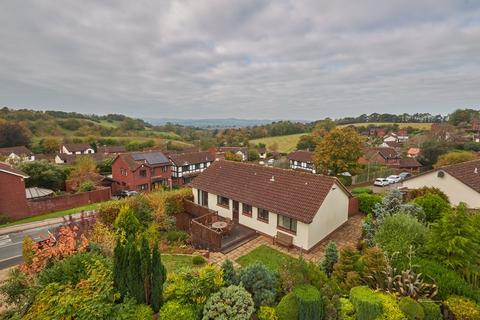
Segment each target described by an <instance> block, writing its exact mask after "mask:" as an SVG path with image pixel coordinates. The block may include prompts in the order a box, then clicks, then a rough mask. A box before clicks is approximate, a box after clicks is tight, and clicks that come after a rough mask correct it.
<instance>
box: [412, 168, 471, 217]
mask: <svg viewBox="0 0 480 320" xmlns="http://www.w3.org/2000/svg"><path fill="white" fill-rule="evenodd" d="M403 187H405V188H408V189H418V188H422V187H435V188H438V189H440V190H442V191H443V192H444V193H445V194H446V195H447V196H448V198H449V199H450V202H451V203H452V204H453V205H458V204H459V203H460V202H464V203H466V204H467V206H468V207H469V208H476V209H478V208H480V160H472V161H467V162H462V163H458V164H453V165H449V166H444V167H441V168H438V169H434V170H431V171H427V172H424V173H422V174H419V175H417V176H414V177H412V178H409V179H406V180H405V181H403Z"/></svg>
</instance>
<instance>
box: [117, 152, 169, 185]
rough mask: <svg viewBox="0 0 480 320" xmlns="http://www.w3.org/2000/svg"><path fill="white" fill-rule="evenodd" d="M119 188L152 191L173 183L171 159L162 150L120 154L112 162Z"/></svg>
mask: <svg viewBox="0 0 480 320" xmlns="http://www.w3.org/2000/svg"><path fill="white" fill-rule="evenodd" d="M112 178H113V180H115V182H116V183H117V185H119V189H128V190H137V191H152V190H155V189H158V188H162V187H164V186H169V185H170V183H171V164H170V160H169V159H168V158H167V156H165V154H163V153H162V152H160V151H154V152H141V153H124V154H119V155H117V156H116V158H115V159H114V160H113V163H112Z"/></svg>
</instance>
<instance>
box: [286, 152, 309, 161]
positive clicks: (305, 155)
mask: <svg viewBox="0 0 480 320" xmlns="http://www.w3.org/2000/svg"><path fill="white" fill-rule="evenodd" d="M312 159H313V153H312V152H310V151H306V150H298V151H294V152H292V153H290V154H289V155H288V160H296V161H301V162H312V161H313V160H312Z"/></svg>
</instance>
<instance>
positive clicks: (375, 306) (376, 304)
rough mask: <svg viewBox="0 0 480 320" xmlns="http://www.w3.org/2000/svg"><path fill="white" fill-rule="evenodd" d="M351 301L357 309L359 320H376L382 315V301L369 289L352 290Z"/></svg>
mask: <svg viewBox="0 0 480 320" xmlns="http://www.w3.org/2000/svg"><path fill="white" fill-rule="evenodd" d="M350 301H351V302H352V304H353V306H354V307H355V311H356V315H357V316H356V318H357V319H358V320H374V319H377V317H379V316H380V315H381V314H382V300H381V299H380V298H379V297H378V296H376V295H375V292H373V291H372V290H371V289H369V288H367V287H354V288H352V289H351V290H350Z"/></svg>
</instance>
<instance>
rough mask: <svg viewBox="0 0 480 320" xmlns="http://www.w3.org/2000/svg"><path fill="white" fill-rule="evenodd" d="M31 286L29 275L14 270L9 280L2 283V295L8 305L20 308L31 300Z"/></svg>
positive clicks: (0, 290) (0, 292) (0, 289)
mask: <svg viewBox="0 0 480 320" xmlns="http://www.w3.org/2000/svg"><path fill="white" fill-rule="evenodd" d="M30 285H31V283H30V280H29V278H28V277H27V275H26V274H25V273H23V272H21V271H20V270H19V269H18V268H13V269H11V270H10V271H9V273H8V278H7V280H5V281H3V282H2V283H1V286H0V294H2V295H3V296H4V298H5V299H4V301H5V302H7V303H8V304H14V305H16V306H20V305H22V304H23V303H24V302H26V301H27V300H28V299H29V289H30Z"/></svg>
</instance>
